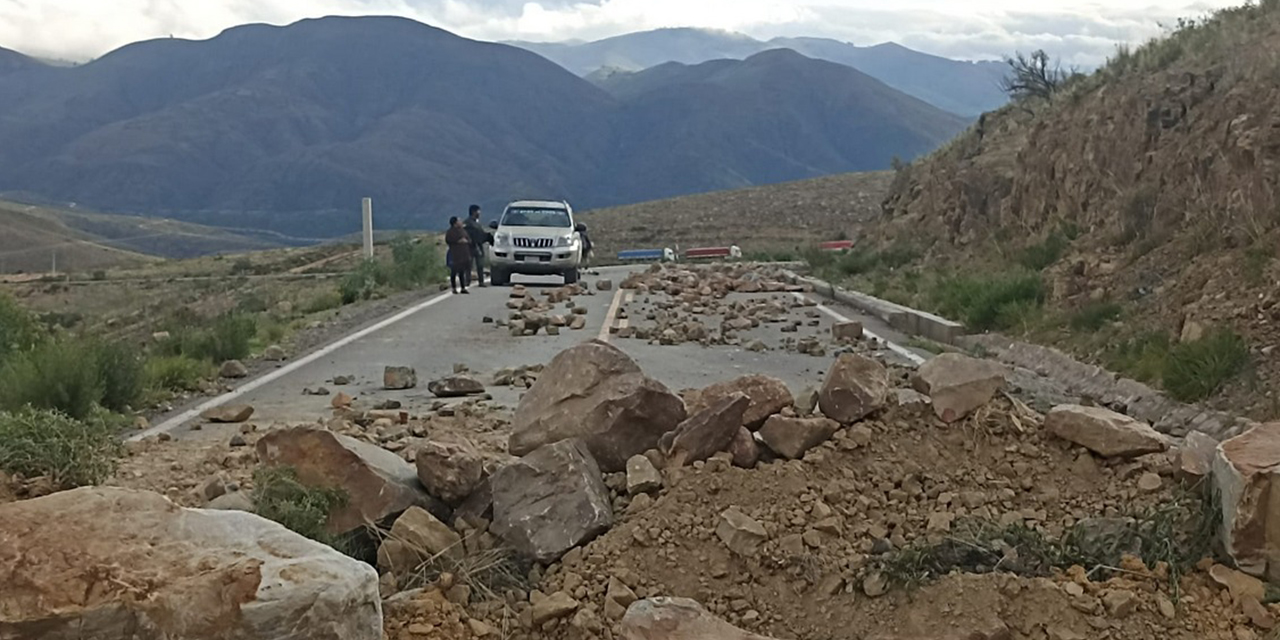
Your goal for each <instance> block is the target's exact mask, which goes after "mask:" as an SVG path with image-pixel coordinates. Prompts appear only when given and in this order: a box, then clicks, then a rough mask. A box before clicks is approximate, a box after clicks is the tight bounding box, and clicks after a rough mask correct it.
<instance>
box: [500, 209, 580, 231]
mask: <svg viewBox="0 0 1280 640" xmlns="http://www.w3.org/2000/svg"><path fill="white" fill-rule="evenodd" d="M501 226H504V227H559V228H563V229H568V228H570V227H572V226H573V225H572V224H571V223H570V220H569V212H568V211H565V210H564V209H543V208H533V207H520V208H512V209H507V213H506V215H504V216H502V225H501Z"/></svg>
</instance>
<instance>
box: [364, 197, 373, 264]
mask: <svg viewBox="0 0 1280 640" xmlns="http://www.w3.org/2000/svg"><path fill="white" fill-rule="evenodd" d="M363 213H364V215H363V219H364V259H365V260H372V259H373V198H365V199H364V212H363Z"/></svg>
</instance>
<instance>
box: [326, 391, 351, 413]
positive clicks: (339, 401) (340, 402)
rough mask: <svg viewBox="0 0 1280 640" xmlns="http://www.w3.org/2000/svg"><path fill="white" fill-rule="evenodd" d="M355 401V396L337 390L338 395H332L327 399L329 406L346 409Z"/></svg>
mask: <svg viewBox="0 0 1280 640" xmlns="http://www.w3.org/2000/svg"><path fill="white" fill-rule="evenodd" d="M355 401H356V399H355V398H352V397H351V396H349V395H347V394H345V393H341V392H339V393H338V395H336V396H334V397H333V399H332V400H330V401H329V406H331V407H333V408H334V409H346V408H347V407H350V406H351V404H352V403H353V402H355Z"/></svg>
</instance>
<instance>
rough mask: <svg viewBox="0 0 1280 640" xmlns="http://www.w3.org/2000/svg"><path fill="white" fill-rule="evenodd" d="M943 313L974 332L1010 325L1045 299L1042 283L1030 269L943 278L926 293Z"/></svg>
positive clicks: (1037, 275) (1037, 306)
mask: <svg viewBox="0 0 1280 640" xmlns="http://www.w3.org/2000/svg"><path fill="white" fill-rule="evenodd" d="M929 299H930V301H931V302H932V303H933V306H934V307H935V308H936V309H937V310H938V311H939V312H940V313H942V314H943V315H945V316H947V317H951V318H955V319H957V320H960V321H961V322H963V323H964V324H965V326H967V327H968V328H969V329H970V330H973V331H988V330H992V329H1007V328H1013V327H1016V326H1018V325H1020V324H1024V323H1025V322H1026V321H1027V318H1028V314H1029V313H1031V312H1034V311H1036V310H1038V309H1039V308H1040V306H1041V305H1042V304H1043V302H1044V282H1043V281H1042V280H1041V278H1040V275H1039V274H1036V273H1031V272H1029V271H1019V270H1015V271H1009V272H1006V273H1001V274H993V275H990V276H955V277H943V278H940V279H939V280H938V281H937V282H936V283H934V286H933V290H932V291H931V292H930V294H929Z"/></svg>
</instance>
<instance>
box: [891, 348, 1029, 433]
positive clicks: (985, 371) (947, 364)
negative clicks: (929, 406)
mask: <svg viewBox="0 0 1280 640" xmlns="http://www.w3.org/2000/svg"><path fill="white" fill-rule="evenodd" d="M1007 376H1008V370H1007V369H1006V368H1005V367H1003V366H1001V365H1000V364H998V363H995V362H991V361H989V360H979V359H977V358H970V357H969V356H966V355H963V354H959V353H944V354H942V355H940V356H936V357H934V358H932V359H930V360H929V361H928V362H926V363H924V364H923V365H921V367H920V369H919V370H918V371H916V375H915V377H914V378H913V379H912V386H914V387H915V389H916V390H917V391H919V392H920V393H925V394H928V395H929V398H930V399H931V400H932V401H933V412H934V413H935V414H936V415H937V416H938V417H939V418H941V419H942V421H944V422H956V421H957V420H961V419H963V418H964V417H965V416H968V415H969V414H970V413H972V412H973V411H974V410H975V409H977V408H978V407H981V406H982V405H985V404H986V403H988V402H990V401H991V399H992V398H994V397H995V395H996V392H997V391H999V390H1001V389H1003V388H1004V386H1005V378H1006V377H1007Z"/></svg>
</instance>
